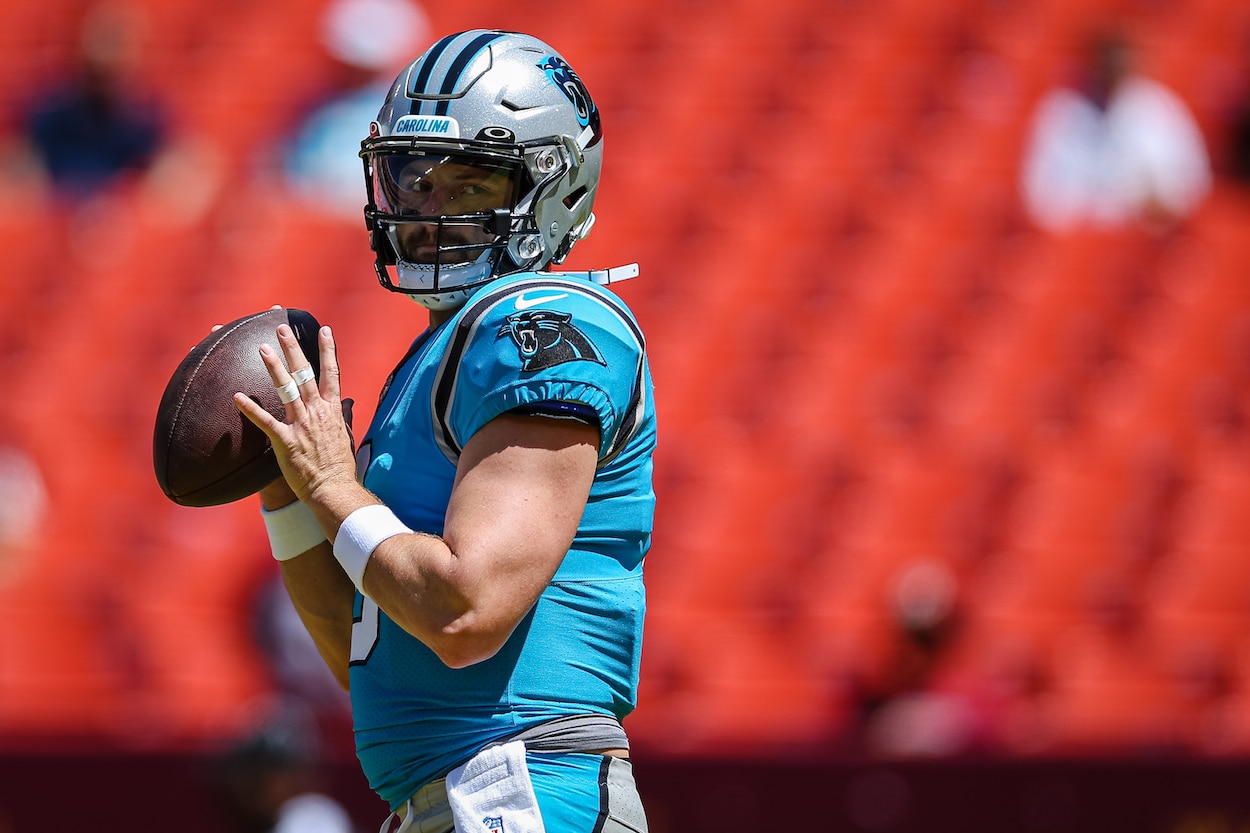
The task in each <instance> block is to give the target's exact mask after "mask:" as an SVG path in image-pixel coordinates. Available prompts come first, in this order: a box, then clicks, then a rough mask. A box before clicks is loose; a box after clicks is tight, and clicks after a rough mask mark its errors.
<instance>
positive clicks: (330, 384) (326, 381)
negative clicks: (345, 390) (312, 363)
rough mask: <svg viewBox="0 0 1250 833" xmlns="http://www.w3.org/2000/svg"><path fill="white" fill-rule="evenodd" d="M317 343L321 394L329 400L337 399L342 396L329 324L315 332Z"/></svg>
mask: <svg viewBox="0 0 1250 833" xmlns="http://www.w3.org/2000/svg"><path fill="white" fill-rule="evenodd" d="M317 343H318V346H319V347H320V349H321V395H322V396H323V397H325V398H326V399H329V400H330V401H338V400H339V398H340V397H341V396H342V391H341V390H340V389H339V354H338V347H337V346H336V345H335V343H334V333H333V331H331V329H330V328H329V326H323V327H322V328H321V330H320V331H319V332H318V333H317Z"/></svg>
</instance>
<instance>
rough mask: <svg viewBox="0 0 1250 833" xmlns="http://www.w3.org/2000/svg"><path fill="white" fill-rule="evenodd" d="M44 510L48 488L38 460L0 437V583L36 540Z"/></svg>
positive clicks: (46, 508)
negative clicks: (0, 439)
mask: <svg viewBox="0 0 1250 833" xmlns="http://www.w3.org/2000/svg"><path fill="white" fill-rule="evenodd" d="M47 512H48V492H47V489H46V488H45V486H44V480H43V475H42V473H41V472H40V470H39V466H38V464H37V463H36V462H35V461H34V459H33V458H32V457H31V456H30V455H29V454H27V453H26V451H25V450H23V449H22V448H20V447H19V446H16V445H7V444H5V443H4V442H3V441H0V586H2V585H3V584H4V583H5V581H6V579H8V578H9V577H10V576H12V575H14V574H16V573H17V572H18V571H19V570H20V569H21V566H22V563H23V562H24V560H25V559H24V558H23V556H24V555H27V554H28V553H29V551H30V550H31V549H32V548H33V547H34V546H35V545H36V544H37V542H38V539H39V531H40V529H41V528H42V527H43V524H44V522H45V521H46V518H47Z"/></svg>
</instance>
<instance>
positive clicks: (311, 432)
mask: <svg viewBox="0 0 1250 833" xmlns="http://www.w3.org/2000/svg"><path fill="white" fill-rule="evenodd" d="M276 335H277V340H278V345H279V349H278V350H275V349H274V348H273V347H272V346H270V345H268V344H264V345H261V348H260V356H261V360H262V361H263V362H264V363H265V367H266V368H267V369H268V371H269V377H270V379H272V380H273V383H274V385H275V386H276V387H279V388H282V387H284V386H286V385H288V384H292V383H293V381H294V380H293V379H292V374H293V373H296V374H298V373H299V371H301V370H303V369H306V368H308V366H309V362H308V359H307V358H306V357H305V356H304V352H303V350H301V349H300V346H299V342H298V341H297V340H296V338H295V334H294V333H293V332H292V331H291V328H290V327H289V326H288V325H286V324H283V325H281V326H279V327H278V329H277V332H276ZM317 342H318V348H319V350H320V353H321V381H320V384H318V383H317V380H316V379H315V378H309V379H308V380H307V381H304V382H303V383H302V384H298V386H297V387H295V392H296V393H297V394H298V395H295V396H293V398H292V399H291V401H290V402H287V403H286V422H282V421H280V420H278V419H275V418H274V417H273V416H271V415H270V414H269V413H268V412H267V411H265V409H264V408H262V407H260V405H258V404H257V403H256V402H254V401H253V400H252V399H250V398H249V397H247V396H246V395H244V394H242V393H236V394H235V396H234V402H235V406H236V407H237V408H238V409H239V410H240V411H242V412H243V415H244V416H246V417H247V418H248V419H250V420H251V421H252V422H253V423H255V424H256V426H257V427H258V428H260V429H261V430H262V431H264V432H265V434H266V436H268V437H269V441H270V443H271V444H272V445H273V449H274V454H275V456H276V457H277V458H278V465H279V466H280V467H281V469H282V474H283V477H284V478H285V480H286V482H287V484H288V485H289V486H290V488H291V490H292V491H293V492H294V494H295V496H296V497H298V498H299V499H300V500H305V501H307V500H308V499H309V497H311V496H313V495H314V494H315V493H317V492H318V491H319V490H321V489H325V488H334V487H335V486H336V485H344V484H346V483H353V484H354V483H355V481H356V461H355V454H354V452H353V450H352V437H351V430H350V428H349V426H348V421H347V419H346V418H345V417H346V414H345V411H344V403H343V401H342V399H341V397H340V393H339V367H338V359H337V356H336V354H335V345H334V336H333V333H332V332H331V331H330V328H329V327H322V328H321V330H320V331H319V332H318V334H317ZM279 350H280V351H281V352H279ZM283 356H285V358H286V362H285V364H284V363H283ZM287 367H290V368H291V370H290V371H288V370H287ZM273 496H274V497H276V496H277V495H276V494H275V495H273Z"/></svg>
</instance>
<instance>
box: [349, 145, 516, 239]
mask: <svg viewBox="0 0 1250 833" xmlns="http://www.w3.org/2000/svg"><path fill="white" fill-rule="evenodd" d="M520 175H521V166H520V163H519V161H512V160H506V159H490V158H483V157H480V156H472V155H469V154H460V153H441V152H432V153H426V152H406V153H386V154H378V155H376V156H374V157H373V160H372V165H371V182H370V187H371V194H372V197H373V202H374V205H375V206H376V207H377V211H378V215H379V219H382V220H383V221H384V222H385V221H391V222H392V223H393V226H392V242H393V243H394V244H395V248H396V253H397V254H398V255H399V257H400V259H401V260H404V261H406V262H408V263H417V264H434V263H443V264H452V263H467V262H469V261H473V260H476V259H477V258H478V257H479V256H480V255H481V254H482V252H483V251H484V250H487V249H492V248H495V247H498V246H500V245H502V242H503V241H505V240H506V237H507V234H508V226H507V223H506V222H505V223H504V224H503V228H500V218H501V214H502V216H503V217H507V216H509V215H510V214H511V210H512V208H513V206H514V204H515V202H516V195H517V193H518V191H519V188H518V182H519V180H520Z"/></svg>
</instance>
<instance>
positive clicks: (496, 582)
mask: <svg viewBox="0 0 1250 833" xmlns="http://www.w3.org/2000/svg"><path fill="white" fill-rule="evenodd" d="M598 446H599V431H598V429H597V427H596V426H592V425H587V424H585V423H584V422H580V421H577V420H567V419H551V418H547V417H542V416H518V415H514V414H503V415H501V416H499V417H496V418H495V419H493V420H491V421H490V422H489V423H487V424H486V425H485V426H483V427H482V428H481V429H480V430H479V431H478V432H477V433H476V434H474V435H473V437H472V438H471V439H470V440H469V441H468V443H467V444H466V445H465V447H464V450H463V452H462V454H461V457H460V463H459V466H458V468H457V473H456V483H455V486H454V488H453V490H452V495H451V500H450V503H449V505H448V508H447V517H446V523H445V527H444V532H443V538H444V540H445V541H446V542H447V545H448V546H449V547H450V549H451V551H452V552H454V553H455V554H456V557H457V561H458V562H459V563H460V564H461V565H462V568H463V569H464V570H465V571H466V573H467V578H468V579H469V584H470V585H471V586H473V587H474V589H475V591H476V593H475V595H476V604H475V606H478V605H481V607H480V608H479V609H490V608H491V607H494V606H500V608H501V609H500V613H501V614H504V613H505V611H506V614H505V615H506V618H509V619H513V620H519V619H520V617H521V616H523V615H524V614H525V612H526V611H527V610H528V609H529V607H530V606H531V605H532V604H533V603H534V601H535V600H536V599H537V598H538V595H539V594H540V593H541V592H542V589H543V588H544V587H545V586H546V585H547V583H548V582H549V581H550V580H551V577H552V575H554V573H555V571H556V569H557V568H558V567H559V566H560V562H561V560H563V558H564V555H565V553H566V552H567V551H568V548H569V545H570V544H571V543H572V541H573V537H574V535H575V534H576V532H577V527H578V524H579V523H580V522H581V518H582V512H583V510H584V509H585V506H586V499H587V497H588V496H589V494H590V487H591V484H592V482H593V480H594V476H595V466H596V463H597V460H598ZM513 624H515V621H513Z"/></svg>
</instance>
